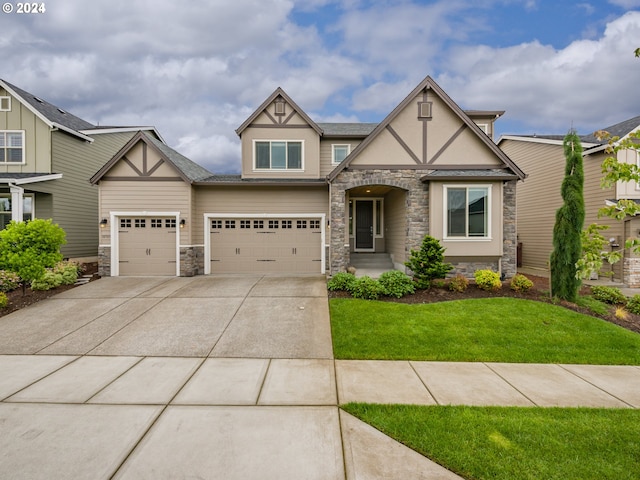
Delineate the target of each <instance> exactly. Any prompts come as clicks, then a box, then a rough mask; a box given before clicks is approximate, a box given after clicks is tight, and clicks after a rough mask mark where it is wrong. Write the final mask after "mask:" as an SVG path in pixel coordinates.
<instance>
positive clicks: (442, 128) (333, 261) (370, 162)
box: [91, 77, 525, 277]
mask: <svg viewBox="0 0 640 480" xmlns="http://www.w3.org/2000/svg"><path fill="white" fill-rule="evenodd" d="M502 113H503V112H494V111H469V112H465V111H463V110H461V109H460V107H459V106H458V105H456V104H455V102H453V100H451V99H450V98H449V97H448V96H447V94H446V93H445V92H444V91H443V90H442V89H441V88H440V87H439V86H438V85H437V84H436V83H435V82H434V81H433V80H432V79H431V78H430V77H427V78H425V79H424V80H423V81H422V82H421V83H420V84H419V85H418V86H417V87H416V88H415V89H414V90H413V91H412V92H411V93H410V94H409V95H408V96H407V97H406V98H405V99H404V100H403V101H402V102H401V103H400V104H399V105H398V106H397V107H396V108H395V109H394V110H393V111H392V112H391V113H390V114H389V115H388V116H387V117H386V118H385V119H384V120H383V121H382V122H381V123H380V124H354V123H316V122H314V121H313V120H312V119H311V118H310V117H309V116H308V115H307V114H306V113H305V112H304V111H303V110H302V109H301V108H300V107H299V106H298V105H297V104H296V103H295V102H294V101H293V100H292V99H291V98H290V97H289V96H288V95H287V94H286V93H285V92H284V91H283V90H282V89H280V88H278V89H277V90H276V91H275V92H273V94H271V95H270V96H269V97H268V98H267V99H266V100H265V101H264V103H263V104H262V105H260V106H259V107H258V108H257V109H256V111H255V112H254V113H253V114H252V115H251V116H250V117H249V118H248V119H247V120H246V121H245V122H244V123H243V124H242V125H241V126H240V127H239V128H238V129H237V130H236V132H237V134H238V135H239V136H240V139H241V144H242V173H241V174H240V175H213V174H211V173H209V172H208V171H206V170H205V169H203V168H202V167H200V166H198V165H196V164H195V163H193V162H192V161H190V160H189V159H187V158H185V157H184V156H182V155H180V154H179V153H177V152H176V151H174V150H172V149H171V148H169V147H167V146H166V145H164V144H162V143H161V142H159V141H157V140H155V139H153V138H151V137H150V136H149V135H147V134H145V133H142V132H141V133H139V134H138V135H136V136H135V137H134V138H132V139H131V141H130V142H129V143H128V144H127V145H125V147H123V149H122V150H121V151H120V152H118V153H117V154H116V155H115V156H114V157H113V158H112V159H111V160H110V161H109V162H108V163H107V164H106V165H105V166H104V167H103V168H102V169H100V170H99V171H98V172H97V173H96V174H95V175H94V176H93V178H92V179H91V182H92V183H93V184H98V185H99V189H100V219H101V223H102V224H103V225H104V226H105V228H104V229H102V233H101V238H100V269H101V272H102V273H103V274H104V275H114V276H115V275H148V274H163V275H185V276H190V275H195V274H203V273H204V274H208V273H235V272H256V273H270V272H284V273H294V272H297V273H330V274H333V273H336V272H339V271H343V270H345V269H346V268H347V267H348V266H349V265H350V264H351V258H352V256H354V255H357V254H359V253H360V252H386V253H388V254H389V255H390V257H391V259H392V261H393V264H394V265H395V266H396V267H397V268H400V269H402V270H404V269H405V267H404V265H403V264H404V262H405V261H406V260H407V259H408V258H409V255H410V251H411V249H416V248H419V246H420V244H421V242H422V239H423V237H424V235H426V234H430V235H433V236H434V237H436V238H438V239H440V240H441V242H442V245H443V246H444V247H445V248H446V249H447V250H446V260H447V261H449V262H452V263H453V264H454V265H455V266H456V270H457V271H459V272H463V273H465V274H467V275H472V274H473V271H474V270H475V269H477V268H492V269H493V270H497V271H501V272H502V273H504V274H505V276H507V277H510V276H513V275H514V274H515V271H516V230H515V228H516V218H515V206H516V205H515V194H516V193H515V192H516V183H517V181H518V180H522V179H523V178H524V177H525V175H524V173H523V172H522V171H521V170H520V169H519V168H518V167H517V166H516V165H515V164H514V163H513V162H512V161H511V160H510V159H509V157H508V156H507V155H506V154H505V153H504V152H502V151H501V150H500V149H499V148H498V147H497V146H496V144H495V143H494V142H493V140H492V138H491V135H492V132H493V122H494V120H495V119H496V118H498V117H499V116H500V115H501V114H502Z"/></svg>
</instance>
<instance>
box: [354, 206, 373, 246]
mask: <svg viewBox="0 0 640 480" xmlns="http://www.w3.org/2000/svg"><path fill="white" fill-rule="evenodd" d="M373 202H374V201H373V200H356V201H355V204H356V242H355V243H356V244H355V247H356V250H365V251H366V250H369V251H373V250H374V248H373Z"/></svg>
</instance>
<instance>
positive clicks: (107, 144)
mask: <svg viewBox="0 0 640 480" xmlns="http://www.w3.org/2000/svg"><path fill="white" fill-rule="evenodd" d="M132 135H133V133H131V132H129V133H117V134H103V135H99V136H96V138H95V141H94V142H93V143H89V142H85V141H84V140H80V139H78V138H75V137H72V136H70V135H68V134H66V133H63V132H53V133H52V157H53V159H52V170H53V173H58V172H64V173H63V176H62V178H61V179H59V180H53V181H50V182H42V183H36V184H33V185H32V188H33V189H34V190H36V191H38V192H43V193H50V194H52V195H53V199H52V201H53V213H54V215H53V221H54V222H55V223H57V224H59V225H60V226H61V227H62V228H63V229H64V231H65V232H66V234H67V245H64V246H63V247H62V254H63V255H64V256H65V257H69V258H81V257H95V256H96V255H97V254H98V242H99V238H98V222H99V219H98V189H97V187H94V186H91V184H90V183H89V179H90V178H91V176H92V175H93V174H95V172H96V171H97V170H99V169H100V168H101V167H102V165H104V163H106V162H107V161H108V160H109V159H110V158H111V157H112V156H113V155H114V154H115V153H116V152H117V151H118V150H119V149H120V148H121V147H122V146H123V145H124V144H125V143H126V142H127V141H128V140H129V139H130V138H131V136H132ZM36 215H37V216H38V217H40V218H42V217H41V214H40V210H39V205H38V204H37V202H36Z"/></svg>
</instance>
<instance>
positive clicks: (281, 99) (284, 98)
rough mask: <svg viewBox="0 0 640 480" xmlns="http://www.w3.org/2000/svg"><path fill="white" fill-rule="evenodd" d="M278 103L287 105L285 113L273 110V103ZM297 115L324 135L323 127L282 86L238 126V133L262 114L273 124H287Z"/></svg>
mask: <svg viewBox="0 0 640 480" xmlns="http://www.w3.org/2000/svg"><path fill="white" fill-rule="evenodd" d="M276 103H277V104H284V105H285V108H284V110H283V111H284V113H282V114H280V113H279V112H275V113H274V112H273V109H274V108H275V107H272V105H274V104H276ZM286 105H288V106H289V107H290V110H287V108H286ZM270 107H271V108H270ZM295 115H298V116H299V117H300V118H301V119H302V121H303V122H305V123H307V124H308V125H309V126H310V127H311V128H313V129H314V130H315V131H316V132H317V133H318V135H322V129H321V128H320V127H319V126H318V124H317V123H315V122H314V121H313V120H311V118H310V117H309V115H307V114H306V113H305V112H304V110H302V109H301V108H300V107H299V106H298V105H297V104H296V103H295V102H294V101H293V100H292V99H291V97H289V95H287V94H286V93H285V91H284V90H282V88H280V87H278V88H277V89H276V90H275V91H274V92H273V93H272V94H271V95H269V97H268V98H267V99H266V100H265V101H264V102H262V105H260V106H259V107H258V108H257V109H256V110H255V112H253V113H252V114H251V115H250V116H249V118H247V119H246V120H245V121H244V123H243V124H242V125H240V126H239V127H238V129H237V130H236V133H237V134H238V135H242V132H243V131H244V130H246V128H247V127H249V126H250V125H251V124H252V123H254V122H255V121H256V120H260V118H261V116H262V117H265V118H266V120H267V121H268V122H270V124H272V125H286V124H288V123H289V121H290V120H291V119H292V118H294V116H295Z"/></svg>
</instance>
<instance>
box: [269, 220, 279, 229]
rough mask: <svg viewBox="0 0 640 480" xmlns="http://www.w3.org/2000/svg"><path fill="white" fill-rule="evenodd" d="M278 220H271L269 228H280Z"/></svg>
mask: <svg viewBox="0 0 640 480" xmlns="http://www.w3.org/2000/svg"><path fill="white" fill-rule="evenodd" d="M278 223H279V222H278V220H269V228H270V229H274V228H278Z"/></svg>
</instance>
